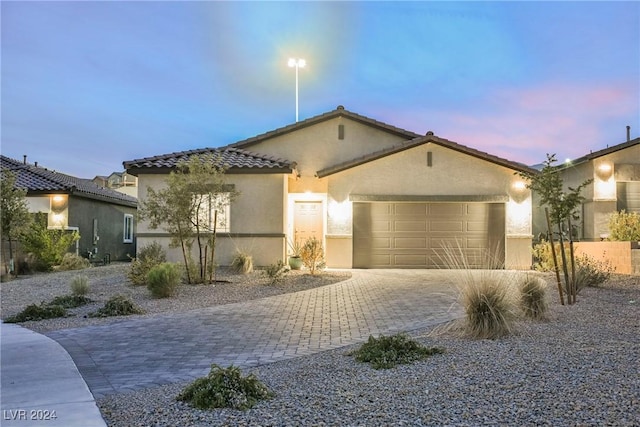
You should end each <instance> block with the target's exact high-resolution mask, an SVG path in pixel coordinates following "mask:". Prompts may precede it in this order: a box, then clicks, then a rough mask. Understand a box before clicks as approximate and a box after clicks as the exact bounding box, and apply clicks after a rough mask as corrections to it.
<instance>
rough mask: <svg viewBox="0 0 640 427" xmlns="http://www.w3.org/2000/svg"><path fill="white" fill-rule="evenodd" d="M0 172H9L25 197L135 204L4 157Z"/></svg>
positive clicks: (86, 181)
mask: <svg viewBox="0 0 640 427" xmlns="http://www.w3.org/2000/svg"><path fill="white" fill-rule="evenodd" d="M0 170H1V171H2V172H4V171H11V172H13V173H14V174H15V175H16V186H18V187H20V188H24V189H26V190H27V195H30V194H31V195H33V194H45V193H58V194H70V195H71V194H72V195H74V196H78V197H84V198H87V199H94V200H101V201H105V202H110V203H115V204H119V205H124V206H131V207H136V206H137V205H138V200H137V199H136V198H135V197H131V196H129V195H127V194H124V193H120V192H118V191H115V190H111V189H109V188H104V187H101V186H99V185H97V184H95V183H94V182H93V181H92V180H90V179H83V178H76V177H74V176H71V175H66V174H63V173H60V172H56V171H52V170H48V169H46V168H43V167H39V166H34V165H31V164H25V163H24V162H19V161H17V160H14V159H11V158H9V157H6V156H0Z"/></svg>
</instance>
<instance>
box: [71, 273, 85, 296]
mask: <svg viewBox="0 0 640 427" xmlns="http://www.w3.org/2000/svg"><path fill="white" fill-rule="evenodd" d="M69 286H70V287H71V294H72V295H79V296H83V295H86V294H88V293H89V278H88V277H87V276H76V277H74V278H73V279H71V284H70V285H69Z"/></svg>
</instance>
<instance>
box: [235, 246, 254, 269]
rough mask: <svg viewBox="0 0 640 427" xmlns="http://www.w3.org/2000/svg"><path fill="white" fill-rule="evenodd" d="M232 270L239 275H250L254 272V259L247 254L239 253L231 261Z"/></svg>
mask: <svg viewBox="0 0 640 427" xmlns="http://www.w3.org/2000/svg"><path fill="white" fill-rule="evenodd" d="M231 269H232V270H233V271H234V272H236V273H238V274H249V273H251V272H252V271H253V257H252V256H251V255H249V254H248V253H246V252H243V251H237V252H236V254H235V256H234V257H233V260H232V261H231Z"/></svg>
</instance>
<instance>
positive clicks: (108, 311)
mask: <svg viewBox="0 0 640 427" xmlns="http://www.w3.org/2000/svg"><path fill="white" fill-rule="evenodd" d="M131 314H144V310H143V309H141V308H140V307H138V306H137V305H135V304H134V303H133V301H131V300H130V299H128V298H127V297H125V296H123V295H116V296H114V297H112V298H110V299H109V300H108V301H107V302H106V303H105V304H104V307H102V308H100V309H99V310H98V311H96V312H94V313H90V314H89V317H111V316H129V315H131Z"/></svg>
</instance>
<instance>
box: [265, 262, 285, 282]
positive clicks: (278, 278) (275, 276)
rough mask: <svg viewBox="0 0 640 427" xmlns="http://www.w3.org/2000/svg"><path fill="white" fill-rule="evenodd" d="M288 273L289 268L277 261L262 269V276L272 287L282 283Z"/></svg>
mask: <svg viewBox="0 0 640 427" xmlns="http://www.w3.org/2000/svg"><path fill="white" fill-rule="evenodd" d="M288 272H289V267H288V266H287V265H286V264H285V263H284V261H282V260H278V262H277V263H275V264H269V265H268V266H267V267H265V269H264V274H265V275H266V276H267V277H268V278H269V279H270V280H271V284H272V285H273V284H274V283H278V282H282V281H284V279H285V276H286V274H287V273H288Z"/></svg>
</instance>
